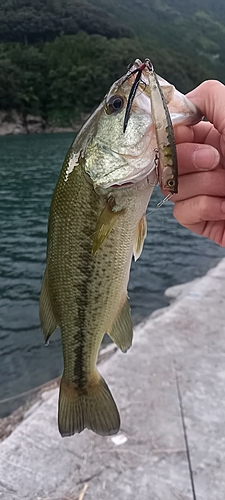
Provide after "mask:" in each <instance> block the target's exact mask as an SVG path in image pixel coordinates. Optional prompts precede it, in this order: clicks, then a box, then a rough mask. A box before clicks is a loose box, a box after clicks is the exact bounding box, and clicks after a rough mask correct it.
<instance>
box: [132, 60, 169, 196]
mask: <svg viewBox="0 0 225 500" xmlns="http://www.w3.org/2000/svg"><path fill="white" fill-rule="evenodd" d="M145 68H147V69H148V72H149V87H150V99H151V111H152V117H153V123H154V126H155V132H156V140H157V145H158V164H159V168H158V183H159V185H160V187H161V188H162V189H164V190H166V191H169V192H170V193H171V194H175V193H177V192H178V163H177V154H176V144H175V139H174V132H173V125H172V121H171V117H170V113H169V110H168V107H167V104H166V101H165V98H164V95H163V92H162V89H161V87H160V84H159V81H158V78H157V75H156V73H155V71H154V68H153V64H152V63H151V61H150V59H145V61H144V63H142V64H141V65H140V66H139V68H136V69H134V70H133V71H131V72H130V73H129V74H128V75H127V77H126V80H127V79H128V78H130V77H131V76H132V75H134V74H135V73H137V76H136V78H135V80H134V83H133V85H132V87H131V90H130V94H129V97H128V101H127V107H126V112H125V118H124V126H123V132H124V133H125V131H126V128H127V124H128V120H129V117H130V111H131V107H132V103H133V101H134V98H135V95H136V92H137V89H138V85H139V83H140V81H141V76H142V72H143V70H144V69H145Z"/></svg>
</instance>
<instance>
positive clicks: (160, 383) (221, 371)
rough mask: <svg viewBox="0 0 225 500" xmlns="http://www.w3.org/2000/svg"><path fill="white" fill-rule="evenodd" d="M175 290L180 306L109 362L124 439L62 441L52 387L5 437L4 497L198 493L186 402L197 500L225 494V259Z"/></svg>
mask: <svg viewBox="0 0 225 500" xmlns="http://www.w3.org/2000/svg"><path fill="white" fill-rule="evenodd" d="M168 293H169V296H170V298H173V302H172V304H171V305H170V306H169V307H168V308H164V309H163V310H160V311H159V312H158V316H155V317H150V318H149V319H147V320H146V321H145V322H144V323H142V324H141V325H139V326H138V327H137V328H136V329H135V341H134V345H133V347H132V349H131V350H130V351H129V352H128V353H127V354H126V355H124V354H122V353H120V352H118V351H117V352H116V354H114V355H113V356H112V357H111V358H110V359H109V360H108V361H107V362H106V363H104V364H102V365H101V367H100V371H101V372H102V374H103V376H104V377H105V379H106V380H107V382H108V384H109V385H110V388H111V390H112V392H113V394H114V396H115V399H116V401H117V404H118V406H119V409H120V413H121V418H122V428H121V432H120V434H119V435H118V436H119V439H118V436H117V437H109V438H103V437H100V436H96V435H94V434H93V433H91V432H90V431H84V432H83V433H82V434H81V435H78V436H75V437H72V438H64V439H62V438H61V437H60V435H59V434H58V430H57V399H58V390H57V389H53V390H51V391H47V392H43V393H42V394H41V397H40V399H39V401H38V402H36V404H35V405H34V406H32V407H31V408H30V409H29V411H28V412H27V414H26V415H25V418H24V420H23V421H22V422H21V423H20V424H19V425H18V427H17V428H16V429H15V430H14V431H13V432H12V434H11V435H10V436H9V437H8V438H6V439H5V440H4V441H3V442H2V443H0V498H1V499H4V500H14V499H15V500H17V499H18V500H20V499H23V500H26V499H27V500H28V499H29V500H31V499H32V500H38V499H39V500H47V499H49V500H53V499H55V500H63V499H64V500H65V499H66V498H67V499H71V500H72V499H73V500H75V499H77V500H78V499H79V497H80V499H81V500H83V498H84V497H85V500H86V499H87V500H88V499H91V500H97V499H98V500H115V499H116V500H128V499H129V500H130V499H132V500H133V499H135V500H177V499H179V500H191V499H193V498H194V496H193V489H192V484H191V479H190V475H191V474H190V470H189V465H188V460H187V450H186V443H185V440H184V431H183V427H182V420H181V408H180V403H182V406H183V410H184V419H185V426H186V429H187V437H188V446H189V449H190V458H191V469H192V475H193V482H194V488H195V494H196V498H197V500H212V499H213V500H224V498H225V425H224V422H225V328H224V325H225V259H223V260H222V261H221V262H220V263H219V264H218V266H217V267H216V268H214V269H212V270H210V271H209V272H208V273H207V275H206V276H204V277H203V278H200V279H198V280H195V281H194V282H192V283H189V284H186V285H181V286H180V287H174V288H173V289H170V290H169V291H167V296H168ZM177 381H178V384H179V388H180V393H181V399H182V401H181V402H180V401H179V397H178V389H177ZM84 485H85V489H83V488H84ZM82 491H83V493H82ZM82 495H83V498H82Z"/></svg>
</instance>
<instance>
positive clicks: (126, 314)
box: [109, 298, 133, 352]
mask: <svg viewBox="0 0 225 500" xmlns="http://www.w3.org/2000/svg"><path fill="white" fill-rule="evenodd" d="M109 336H110V338H111V339H112V341H113V342H114V343H115V344H116V345H117V347H119V349H121V351H122V352H127V351H128V349H130V347H131V345H132V340H133V324H132V318H131V312H130V306H129V302H128V299H127V298H126V300H125V302H124V304H123V306H122V309H121V310H120V312H119V314H118V316H117V318H116V321H115V322H114V323H113V327H112V330H111V332H110V333H109Z"/></svg>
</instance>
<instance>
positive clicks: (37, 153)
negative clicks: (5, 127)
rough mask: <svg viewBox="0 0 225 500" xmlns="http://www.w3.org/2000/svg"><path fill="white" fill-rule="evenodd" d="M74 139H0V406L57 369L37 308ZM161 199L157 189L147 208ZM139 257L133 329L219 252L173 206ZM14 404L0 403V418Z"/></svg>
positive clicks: (158, 213) (151, 222)
mask: <svg viewBox="0 0 225 500" xmlns="http://www.w3.org/2000/svg"><path fill="white" fill-rule="evenodd" d="M72 139H73V135H72V134H59V135H58V134H56V135H36V136H17V137H0V148H1V160H0V177H1V182H0V235H1V239H0V276H1V280H0V378H1V385H0V400H1V399H4V398H8V397H11V396H14V395H15V396H16V395H18V394H19V393H21V392H24V391H26V390H29V389H31V388H33V387H36V386H38V385H40V384H43V383H45V382H46V381H47V380H50V379H52V378H55V377H57V376H58V375H59V374H60V373H61V370H62V353H61V341H60V334H59V331H57V332H56V333H55V334H54V335H53V337H52V340H51V342H50V346H49V347H48V348H46V347H45V346H44V341H43V336H42V333H41V329H40V325H39V316H38V302H39V293H40V288H41V281H42V276H43V272H44V266H45V252H46V236H47V219H48V212H49V206H50V202H51V197H52V193H53V189H54V186H55V184H56V180H57V178H58V174H59V171H60V168H61V165H62V162H63V159H64V156H65V153H66V151H67V149H68V147H69V145H70V143H71V141H72ZM160 199H161V194H160V191H159V190H157V189H156V190H155V192H154V194H153V197H152V200H151V208H152V207H154V205H156V204H157V203H158V202H159V201H160ZM147 220H148V236H147V240H146V244H145V247H144V252H143V254H142V256H141V257H140V259H139V261H138V262H137V263H136V264H134V263H133V264H132V270H131V280H130V284H129V296H130V299H131V306H132V314H133V319H134V322H135V323H137V322H138V321H140V320H141V319H143V318H144V317H146V316H148V315H149V314H150V313H151V312H152V311H153V310H154V309H157V308H159V307H163V306H165V305H166V304H167V302H166V300H165V298H164V291H165V289H166V288H168V287H169V286H172V285H175V284H177V283H183V282H186V281H190V280H191V279H194V278H195V277H197V276H201V275H202V274H204V273H205V272H206V271H207V270H208V269H209V268H210V267H211V266H213V265H215V264H216V263H217V262H218V260H219V259H220V258H222V257H223V256H224V255H225V250H224V249H221V248H219V247H218V246H216V245H215V244H213V243H212V242H210V241H208V240H205V239H202V238H200V237H197V236H195V235H193V234H192V233H190V232H189V231H187V230H186V229H184V228H182V227H181V226H179V225H178V224H177V222H176V221H175V220H174V219H173V217H172V204H171V203H167V204H165V205H163V206H162V207H161V208H160V209H158V210H155V212H154V213H152V214H151V215H150V216H149V217H148V218H147ZM19 402H20V401H19V400H16V401H15V402H10V403H9V404H6V403H4V405H1V403H0V417H1V416H4V415H7V414H8V413H9V412H10V411H12V410H14V409H15V408H16V407H17V406H18V404H19Z"/></svg>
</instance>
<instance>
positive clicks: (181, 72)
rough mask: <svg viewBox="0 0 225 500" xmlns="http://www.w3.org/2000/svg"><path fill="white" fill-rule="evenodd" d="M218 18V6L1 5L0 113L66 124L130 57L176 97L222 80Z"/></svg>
mask: <svg viewBox="0 0 225 500" xmlns="http://www.w3.org/2000/svg"><path fill="white" fill-rule="evenodd" d="M118 20H119V21H118ZM223 20H225V2H224V0H217V2H216V4H215V3H214V0H188V2H180V0H151V1H150V0H96V1H95V2H91V0H83V1H82V0H0V109H5V110H9V111H10V110H11V109H17V110H18V111H20V112H22V113H23V115H24V116H25V115H26V114H28V113H31V114H37V115H41V116H42V117H43V118H45V119H46V120H48V121H55V122H58V123H60V124H62V125H63V124H64V125H66V124H68V123H69V122H70V121H71V120H73V119H75V118H77V117H79V115H80V113H81V112H89V111H91V110H92V109H93V107H95V106H96V105H97V104H98V103H99V102H100V101H101V99H102V98H103V96H104V94H105V92H106V91H107V89H108V88H109V86H110V85H111V84H112V82H113V81H115V79H117V78H118V77H119V76H121V75H122V74H123V73H124V72H125V69H126V66H127V64H128V63H130V62H132V61H133V60H134V59H135V58H136V57H139V58H144V57H151V58H152V60H153V63H154V66H155V68H156V70H157V72H158V74H161V75H162V76H163V77H164V78H166V79H167V80H168V81H170V82H171V83H174V84H175V85H176V86H177V87H178V88H179V89H180V90H181V91H183V92H185V91H188V90H190V89H191V88H193V87H194V86H195V85H197V84H198V83H200V82H201V81H202V80H204V79H208V78H218V79H220V80H221V81H223V79H224V74H225V71H224V70H225V25H224V24H223ZM81 30H82V31H81Z"/></svg>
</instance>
